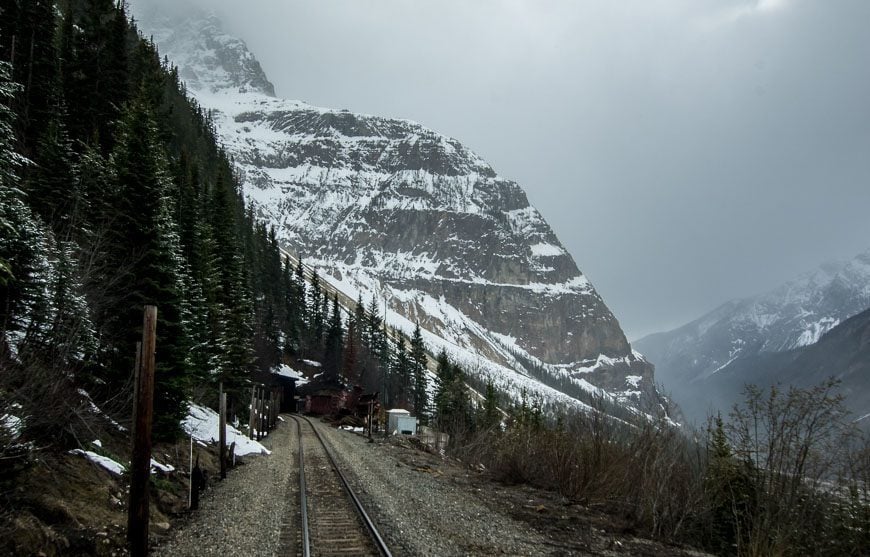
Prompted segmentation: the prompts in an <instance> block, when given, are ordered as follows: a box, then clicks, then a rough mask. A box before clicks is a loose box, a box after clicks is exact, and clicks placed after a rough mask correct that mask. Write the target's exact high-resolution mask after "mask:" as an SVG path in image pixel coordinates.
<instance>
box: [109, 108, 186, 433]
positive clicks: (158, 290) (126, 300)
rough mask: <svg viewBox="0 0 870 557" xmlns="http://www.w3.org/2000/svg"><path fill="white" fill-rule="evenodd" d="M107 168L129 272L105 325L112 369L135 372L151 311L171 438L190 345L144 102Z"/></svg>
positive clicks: (153, 129) (116, 256) (165, 192)
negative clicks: (154, 310) (111, 335)
mask: <svg viewBox="0 0 870 557" xmlns="http://www.w3.org/2000/svg"><path fill="white" fill-rule="evenodd" d="M112 165H113V167H114V170H115V179H116V184H117V187H116V190H115V195H114V196H113V198H112V206H113V210H114V212H115V215H114V217H115V220H114V224H115V226H114V227H113V229H112V230H113V234H112V237H111V240H112V244H111V248H110V254H111V260H112V261H114V262H116V264H117V268H119V269H125V268H127V269H129V272H128V273H126V274H125V275H124V276H123V278H122V280H120V281H118V288H117V291H116V292H117V295H118V298H119V300H120V301H119V304H118V306H117V308H116V311H115V312H114V316H113V318H112V319H110V322H114V331H115V346H114V352H115V354H114V355H115V357H114V359H113V366H114V368H115V372H116V373H118V372H121V371H122V370H123V373H124V374H126V373H127V370H129V369H132V364H133V361H132V360H133V351H132V347H133V346H135V342H136V340H137V339H138V337H139V330H140V327H141V322H142V307H143V306H144V305H146V304H153V305H156V306H157V307H158V324H157V334H158V338H157V342H158V345H159V346H160V354H161V357H160V358H159V361H158V369H157V373H156V380H155V393H156V394H155V409H154V413H155V432H156V433H157V434H158V435H162V436H166V437H171V436H172V435H174V434H175V433H176V431H177V428H178V424H179V423H180V421H181V418H182V417H183V416H184V413H185V412H186V403H185V394H184V393H185V386H186V381H187V379H188V377H187V368H186V363H187V362H186V354H187V350H188V340H187V337H186V334H185V332H186V331H185V328H184V325H183V323H182V322H181V320H182V307H181V305H182V298H181V292H180V291H179V285H180V283H181V281H182V280H183V279H182V277H181V276H180V274H181V269H180V258H181V247H180V242H179V239H178V233H177V230H176V228H175V222H174V221H173V220H172V215H171V207H170V199H171V198H170V193H171V191H170V185H171V180H170V177H169V173H168V169H169V167H168V161H167V160H166V156H165V153H164V152H163V148H162V145H161V144H160V142H159V140H158V135H157V126H156V124H155V123H154V120H153V116H152V112H151V109H150V107H149V106H148V104H147V99H145V98H144V97H143V96H140V97H137V98H136V99H134V100H133V102H131V104H130V105H129V106H128V109H127V111H126V113H125V115H124V119H123V120H122V122H121V124H120V133H119V138H118V142H117V145H116V148H115V150H114V151H113V153H112ZM131 254H132V256H133V257H132V258H131ZM121 377H123V375H122V376H121ZM121 377H119V378H118V379H121Z"/></svg>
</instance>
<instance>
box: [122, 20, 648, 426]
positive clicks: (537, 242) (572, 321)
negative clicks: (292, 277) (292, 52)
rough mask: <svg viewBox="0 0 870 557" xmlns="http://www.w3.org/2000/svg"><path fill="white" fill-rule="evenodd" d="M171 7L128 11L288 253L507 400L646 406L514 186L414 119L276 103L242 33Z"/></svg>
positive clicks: (637, 366)
mask: <svg viewBox="0 0 870 557" xmlns="http://www.w3.org/2000/svg"><path fill="white" fill-rule="evenodd" d="M175 11H176V12H177V13H167V12H166V11H165V10H164V9H160V10H155V11H152V12H150V13H149V12H147V11H145V12H142V13H139V14H137V17H138V19H139V24H140V26H141V27H142V28H143V30H144V31H145V33H146V34H151V35H152V36H153V37H154V40H155V42H156V43H157V44H158V45H159V48H160V52H161V54H164V55H167V56H168V57H169V59H170V60H171V61H172V62H173V63H175V64H176V65H177V66H178V68H179V75H180V76H181V78H182V79H183V80H184V81H185V82H186V85H187V87H188V90H189V91H190V92H191V93H192V94H193V95H194V96H195V98H196V99H197V100H198V102H199V103H201V104H202V105H203V106H204V107H206V108H207V109H209V110H210V111H211V113H212V116H213V118H214V122H215V124H216V126H217V130H218V133H219V135H220V137H221V139H222V141H223V142H224V145H225V147H226V148H227V149H228V151H229V152H230V153H231V154H232V155H233V157H234V160H235V163H236V164H237V166H238V168H239V170H240V171H241V172H242V174H243V184H244V193H245V195H246V197H247V198H248V200H249V201H250V202H251V204H252V206H253V207H255V210H256V211H257V213H258V215H259V216H260V218H262V219H264V220H267V221H268V222H270V223H272V224H273V225H274V226H275V227H276V229H277V233H278V238H279V240H280V241H281V243H282V244H283V245H284V246H285V247H286V248H287V249H288V250H290V251H292V252H295V253H297V254H298V255H300V256H301V257H302V258H303V259H304V261H305V262H306V263H308V264H311V265H314V266H316V267H317V268H318V269H320V270H321V272H322V273H324V275H325V276H326V279H327V280H329V281H330V282H331V283H332V284H333V285H335V286H337V287H338V288H339V289H340V290H342V291H343V292H344V293H345V294H347V295H348V296H350V297H351V298H356V297H357V296H361V297H362V298H363V299H364V301H365V302H366V303H368V302H369V300H370V299H372V297H375V298H376V299H377V300H378V304H382V303H385V302H386V304H387V306H388V307H387V309H388V321H389V322H390V323H391V324H392V325H393V326H396V327H399V328H402V329H405V330H410V329H411V328H412V327H413V325H414V323H419V324H420V325H421V327H423V328H424V335H425V340H426V342H427V343H428V344H429V345H430V347H431V348H432V349H433V350H435V351H437V350H440V349H444V350H446V351H447V352H448V353H450V354H451V356H452V357H453V358H454V359H455V360H457V361H459V362H462V363H464V365H465V367H466V368H467V369H468V371H469V372H470V373H471V375H472V376H473V377H474V378H476V380H477V381H480V382H484V381H487V380H491V381H493V382H494V383H495V385H496V387H497V388H499V389H500V390H502V391H503V392H507V393H510V394H511V396H513V397H516V398H519V397H520V396H521V392H522V391H523V390H524V389H525V390H526V391H527V392H528V393H529V395H530V396H541V397H542V398H543V399H545V400H547V401H550V402H552V403H556V404H562V405H573V406H582V405H583V403H582V402H581V401H580V399H583V398H586V400H587V401H588V397H590V396H604V397H606V398H608V399H611V400H612V401H614V402H617V403H620V404H624V405H627V406H630V407H632V408H634V409H635V411H636V410H638V409H644V411H656V412H658V411H660V410H661V406H660V404H661V403H662V402H663V400H661V398H660V397H659V395H658V393H657V392H656V389H655V386H654V384H655V383H654V379H653V367H652V366H651V365H650V364H649V363H648V362H647V361H646V360H645V359H644V358H643V357H642V356H641V355H640V354H638V353H637V352H635V351H633V350H632V348H631V346H630V345H629V343H628V341H627V340H626V337H625V335H624V333H623V331H622V329H621V328H620V325H619V323H618V321H617V320H616V318H615V317H614V316H613V314H612V313H611V312H610V310H609V309H608V307H607V306H606V305H605V304H604V302H603V301H602V299H601V297H600V296H599V295H598V293H597V292H596V290H595V289H594V287H593V286H592V284H591V283H590V282H589V280H588V279H587V278H586V277H585V276H584V275H583V274H582V273H581V272H580V271H579V270H578V268H577V265H576V264H575V263H574V260H573V259H572V257H571V255H570V254H569V253H568V252H567V251H566V250H565V248H564V247H563V246H562V245H561V243H560V242H559V240H558V238H556V235H555V234H554V233H553V231H552V229H551V228H550V226H549V225H548V224H547V222H546V221H545V220H544V218H543V217H542V216H541V214H540V213H539V212H538V211H537V210H536V209H535V208H534V207H532V206H531V205H530V204H529V201H528V199H527V197H526V194H525V192H524V191H523V190H522V188H521V187H520V186H519V185H518V184H516V183H515V182H513V181H511V180H508V179H506V178H504V177H502V176H500V175H499V174H498V173H497V172H496V171H495V170H494V169H493V168H492V167H491V166H490V165H489V164H487V163H486V161H484V160H483V159H482V158H481V157H479V156H478V155H476V154H475V153H473V152H472V151H471V150H469V149H468V148H467V147H465V146H464V145H463V144H462V143H460V142H459V141H457V140H455V139H453V138H450V137H447V136H445V135H442V134H440V133H437V132H435V131H432V130H430V129H427V128H425V127H424V126H421V125H420V124H417V123H414V122H410V121H407V120H398V119H393V118H384V117H379V116H369V115H363V114H356V113H352V112H348V111H346V110H335V109H328V108H319V107H315V106H312V105H309V104H306V103H304V102H299V101H288V100H283V99H279V98H276V97H275V96H274V88H273V87H272V85H271V83H270V82H269V80H268V79H267V77H266V75H265V73H264V72H263V70H262V68H261V67H260V64H259V63H258V62H257V60H256V58H255V57H254V56H253V55H252V54H251V53H250V52H249V51H248V49H247V47H246V46H245V43H244V42H243V41H241V40H240V39H238V38H236V37H233V36H231V35H229V34H227V33H225V32H224V31H222V29H221V25H220V22H219V21H218V20H217V19H216V18H214V17H212V16H206V15H203V14H201V13H197V12H195V11H193V10H187V11H183V10H182V9H181V8H180V7H178V6H176V8H175ZM581 395H583V396H581ZM650 409H652V410H650Z"/></svg>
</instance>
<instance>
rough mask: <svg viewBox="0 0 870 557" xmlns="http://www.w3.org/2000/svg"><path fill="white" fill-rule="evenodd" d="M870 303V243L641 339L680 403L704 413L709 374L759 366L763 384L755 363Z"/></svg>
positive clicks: (819, 334) (808, 341) (802, 343)
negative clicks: (856, 251) (702, 406)
mask: <svg viewBox="0 0 870 557" xmlns="http://www.w3.org/2000/svg"><path fill="white" fill-rule="evenodd" d="M867 308H870V250H868V251H865V252H862V253H860V254H858V255H856V256H855V257H854V258H852V259H850V260H848V261H843V262H837V263H825V264H822V265H821V266H819V267H818V268H817V269H815V270H813V271H810V272H807V273H804V274H802V275H800V276H798V277H797V278H795V279H794V280H791V281H788V282H786V283H784V284H782V285H780V286H778V287H776V288H774V289H772V290H770V291H768V292H767V293H764V294H760V295H757V296H753V297H749V298H744V299H739V300H731V301H729V302H726V303H724V304H722V305H721V306H719V307H718V308H716V309H714V310H713V311H711V312H709V313H707V314H705V315H703V316H701V317H699V318H698V319H695V320H693V321H691V322H689V323H687V324H686V325H683V326H681V327H678V328H676V329H673V330H671V331H665V332H661V333H654V334H652V335H647V336H646V337H643V338H641V339H639V340H637V341H635V346H637V347H638V348H639V349H640V350H642V351H643V352H644V353H645V354H646V355H647V357H648V358H649V359H650V361H652V362H654V363H655V364H656V369H657V371H658V377H659V379H660V380H661V381H662V383H664V385H665V387H666V388H668V389H670V390H671V391H672V392H673V393H674V396H675V398H676V400H677V402H679V403H681V405H682V406H684V407H685V409H686V410H687V413H688V414H694V415H695V417H696V418H700V417H701V409H700V408H699V405H698V403H699V401H707V402H710V401H711V400H712V398H711V397H710V396H709V395H708V394H707V393H706V392H705V391H709V390H710V389H712V386H711V385H712V383H710V381H709V380H710V379H711V378H713V377H715V376H717V375H719V374H725V375H729V372H734V370H735V369H736V368H738V367H739V368H740V369H743V370H745V371H743V372H741V373H739V374H737V373H733V374H731V375H730V376H731V377H736V376H737V375H739V376H740V377H741V381H749V382H754V378H753V377H752V376H751V374H749V372H748V370H749V369H755V370H756V371H757V373H758V374H759V377H758V380H759V382H762V383H763V382H765V381H767V379H766V377H765V373H764V371H763V369H764V365H762V364H761V363H757V364H752V365H750V362H752V361H755V362H763V361H768V360H769V361H774V360H777V358H776V357H775V356H770V357H768V355H775V354H780V353H792V352H795V353H799V352H800V351H801V349H803V348H806V347H811V346H813V345H815V344H817V343H818V342H819V341H820V340H821V339H822V338H824V335H825V334H827V333H829V332H831V331H833V330H835V329H836V328H837V327H838V325H841V324H842V323H844V322H845V321H846V320H848V319H850V318H851V317H853V316H855V315H856V314H858V313H860V312H861V311H864V310H865V309H867ZM713 383H714V384H715V385H718V386H719V387H720V388H721V387H722V385H724V383H723V382H722V381H718V380H717V381H715V382H713ZM714 390H715V389H714ZM693 409H694V410H693Z"/></svg>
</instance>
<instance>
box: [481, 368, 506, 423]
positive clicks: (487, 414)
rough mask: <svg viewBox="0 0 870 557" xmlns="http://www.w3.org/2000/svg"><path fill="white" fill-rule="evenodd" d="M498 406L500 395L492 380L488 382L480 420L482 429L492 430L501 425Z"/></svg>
mask: <svg viewBox="0 0 870 557" xmlns="http://www.w3.org/2000/svg"><path fill="white" fill-rule="evenodd" d="M498 405H499V400H498V393H497V392H496V391H495V385H493V383H492V380H489V381H487V382H486V395H485V396H484V400H483V408H482V409H481V416H480V419H479V422H480V427H481V428H483V429H491V428H494V427H496V426H498V425H499V423H501V416H500V412H499V409H498Z"/></svg>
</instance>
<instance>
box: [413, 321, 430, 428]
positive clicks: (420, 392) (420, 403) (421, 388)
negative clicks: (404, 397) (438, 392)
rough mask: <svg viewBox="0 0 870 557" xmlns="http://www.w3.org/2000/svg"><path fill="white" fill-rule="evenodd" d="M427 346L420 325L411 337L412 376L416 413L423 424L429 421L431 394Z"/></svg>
mask: <svg viewBox="0 0 870 557" xmlns="http://www.w3.org/2000/svg"><path fill="white" fill-rule="evenodd" d="M427 365H428V359H427V358H426V345H425V344H424V343H423V334H422V332H421V331H420V324H419V323H417V326H416V327H415V328H414V334H413V336H412V337H411V375H412V378H413V384H414V413H415V414H416V415H417V418H418V419H419V420H420V422H421V423H423V424H426V423H428V421H429V393H428V386H427V384H426V368H427Z"/></svg>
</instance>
